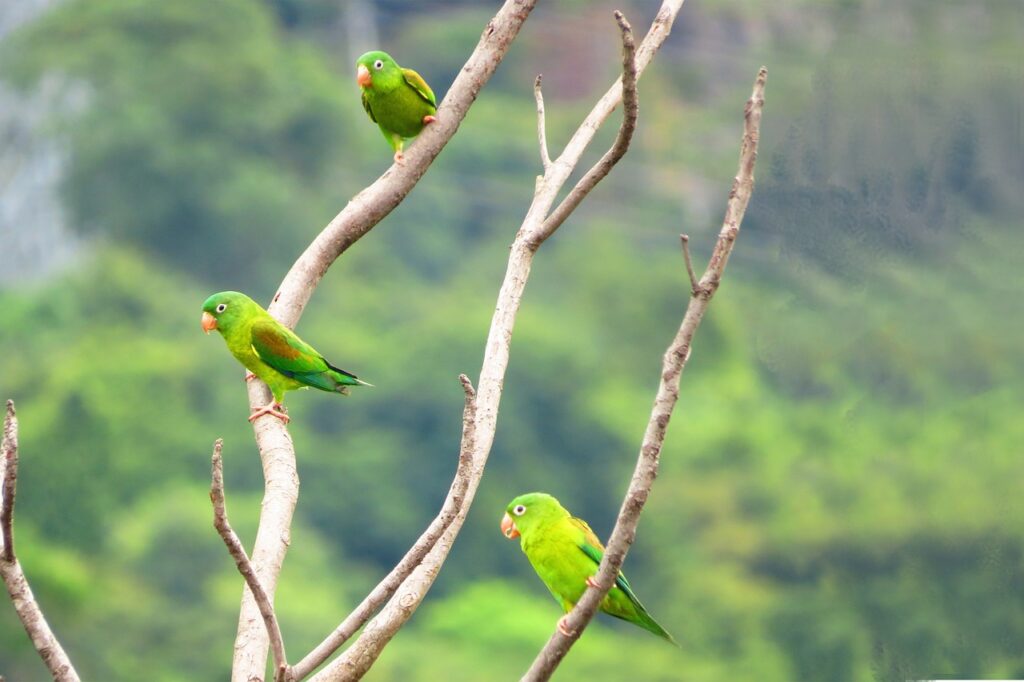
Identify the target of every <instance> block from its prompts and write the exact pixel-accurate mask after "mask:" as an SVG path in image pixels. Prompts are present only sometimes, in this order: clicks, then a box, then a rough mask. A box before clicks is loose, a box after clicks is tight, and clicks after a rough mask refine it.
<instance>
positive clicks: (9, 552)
mask: <svg viewBox="0 0 1024 682" xmlns="http://www.w3.org/2000/svg"><path fill="white" fill-rule="evenodd" d="M0 456H2V457H3V486H2V487H0V492H2V495H3V499H2V500H0V526H3V542H4V546H3V552H0V579H2V580H3V581H4V586H5V587H6V588H7V595H8V596H9V597H10V599H11V602H13V604H14V610H15V612H16V613H17V614H18V619H19V620H20V621H21V624H22V626H24V628H25V632H27V633H28V636H29V639H31V640H32V646H33V647H35V650H36V652H37V653H38V654H39V657H40V658H42V659H43V664H44V665H45V666H46V668H47V670H49V671H50V675H51V676H52V677H53V679H54V680H55V681H56V682H79V677H78V673H77V672H76V671H75V668H74V666H73V665H71V659H70V658H68V655H67V653H66V652H65V651H64V648H63V647H62V646H61V645H60V642H59V641H58V640H57V637H56V636H55V635H54V634H53V630H51V629H50V624H49V623H47V622H46V618H45V617H44V616H43V612H42V609H40V608H39V604H38V603H37V602H36V598H35V595H33V594H32V588H31V587H29V584H28V579H27V578H26V577H25V572H24V571H23V570H22V568H21V562H19V561H18V557H17V555H16V554H15V552H14V502H15V497H16V496H17V494H18V417H17V414H15V411H14V401H13V400H8V401H7V412H6V415H5V416H4V435H3V441H2V443H0Z"/></svg>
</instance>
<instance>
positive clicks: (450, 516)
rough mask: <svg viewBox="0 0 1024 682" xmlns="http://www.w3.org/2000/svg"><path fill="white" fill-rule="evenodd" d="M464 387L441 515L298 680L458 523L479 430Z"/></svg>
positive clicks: (299, 666) (303, 665) (465, 384)
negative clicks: (455, 457) (457, 443)
mask: <svg viewBox="0 0 1024 682" xmlns="http://www.w3.org/2000/svg"><path fill="white" fill-rule="evenodd" d="M459 381H460V382H461V383H462V390H463V391H464V392H465V394H466V401H465V405H464V407H463V410H462V446H461V448H460V450H459V464H458V466H457V467H456V470H455V477H454V479H453V480H452V485H451V487H450V489H449V491H448V496H447V497H446V498H445V501H444V504H443V505H442V506H441V511H440V512H439V513H438V515H437V516H436V517H435V518H434V520H433V521H431V523H430V525H429V526H428V527H427V529H426V530H425V531H424V532H423V534H422V535H420V537H419V539H418V540H417V541H416V543H415V544H414V545H413V546H412V547H411V548H410V549H409V551H408V552H406V554H405V556H404V557H402V560H401V561H400V562H398V565H397V566H395V567H394V568H393V569H391V572H390V573H389V574H388V575H387V576H386V577H385V578H384V579H383V580H382V581H380V582H379V583H378V584H377V586H376V587H375V588H373V590H372V591H371V592H370V594H368V595H367V596H366V598H365V599H363V601H362V602H361V603H360V604H359V606H357V607H356V608H355V609H353V611H352V612H351V613H350V614H349V615H348V616H347V617H346V618H345V620H343V621H342V622H341V624H340V625H338V627H337V628H335V629H334V631H333V632H332V633H331V634H329V635H328V636H327V638H326V639H324V641H323V642H321V643H320V644H318V645H317V646H316V648H315V649H313V650H312V651H311V652H310V653H309V654H308V655H306V657H305V658H303V659H302V660H301V661H299V662H298V663H296V664H295V665H294V666H292V674H293V675H294V676H295V679H297V680H301V679H303V678H304V677H306V676H307V675H309V674H310V673H311V672H313V671H314V670H316V668H317V666H319V665H320V664H321V663H323V662H324V661H326V660H327V659H328V658H329V657H330V656H331V654H333V653H334V652H335V651H337V650H338V648H339V647H340V646H341V645H342V644H344V643H345V642H346V641H347V640H348V639H349V638H350V637H351V636H352V635H354V634H355V633H356V632H357V631H358V630H359V628H361V627H362V626H363V625H364V624H365V623H366V621H368V620H369V619H370V617H371V616H373V614H374V613H376V611H377V609H379V608H380V606H381V605H382V604H383V603H384V602H386V601H387V600H388V599H390V598H391V596H392V595H393V594H394V593H395V591H396V590H398V588H399V587H400V586H401V585H402V582H403V581H404V580H405V579H406V578H408V577H409V574H410V573H412V572H413V570H414V569H415V568H416V567H417V566H419V564H420V562H422V561H423V557H425V556H426V555H427V552H429V551H430V550H431V549H432V548H433V547H434V545H435V544H436V543H437V541H438V539H439V538H440V537H441V535H442V534H443V533H444V532H445V530H447V529H448V526H450V525H451V523H452V521H454V520H455V517H456V515H457V514H458V511H459V509H460V508H461V507H462V500H463V496H464V495H465V492H466V487H467V486H468V485H469V474H470V467H471V465H472V463H473V458H472V452H473V444H474V442H475V438H474V435H473V433H474V430H475V427H476V390H475V389H474V388H473V382H471V381H470V380H469V377H468V376H466V375H465V374H460V375H459Z"/></svg>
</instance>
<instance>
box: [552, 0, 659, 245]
mask: <svg viewBox="0 0 1024 682" xmlns="http://www.w3.org/2000/svg"><path fill="white" fill-rule="evenodd" d="M615 21H616V22H618V24H619V30H620V31H621V32H622V77H621V78H620V79H619V83H620V87H621V88H622V124H621V125H620V126H619V132H618V134H617V135H616V136H615V141H614V142H613V143H612V146H611V148H610V149H609V150H608V151H607V152H605V153H604V156H602V157H601V158H600V160H598V162H597V163H595V164H594V166H593V167H592V168H591V169H590V170H588V171H587V172H586V174H585V175H584V176H583V177H582V178H580V180H579V182H577V183H576V186H575V187H573V188H572V190H571V191H570V192H569V194H568V195H566V197H565V199H563V200H562V203H560V204H559V205H558V208H556V209H555V210H554V211H552V212H551V215H549V216H548V218H547V220H545V221H544V226H543V228H542V231H541V234H542V235H543V237H542V239H547V238H548V237H549V236H550V235H551V234H552V233H553V232H554V231H555V230H557V229H558V228H559V226H560V225H561V224H562V223H563V222H565V219H566V218H568V217H569V215H570V214H571V213H572V212H573V211H575V210H576V207H577V206H579V205H580V202H581V201H583V199H584V198H585V197H586V196H587V195H588V194H590V190H592V189H594V187H596V186H597V183H599V182H601V180H603V179H604V178H605V176H606V175H608V173H610V172H611V170H612V168H613V167H614V166H615V164H616V163H618V162H619V159H621V158H622V157H623V156H625V154H626V151H627V150H628V149H629V143H630V141H631V140H632V139H633V133H634V132H635V131H636V120H637V116H639V114H640V103H639V101H638V99H637V92H636V80H637V72H636V45H635V44H634V42H633V28H632V27H631V26H630V25H629V22H628V21H626V18H625V17H624V16H622V12H619V11H616V12H615Z"/></svg>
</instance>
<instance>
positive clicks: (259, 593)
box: [210, 438, 288, 681]
mask: <svg viewBox="0 0 1024 682" xmlns="http://www.w3.org/2000/svg"><path fill="white" fill-rule="evenodd" d="M223 446H224V441H223V439H220V438H218V439H217V440H216V442H214V444H213V458H212V469H213V472H212V474H211V477H210V502H212V503H213V527H214V528H216V529H217V532H218V533H219V534H220V538H221V540H223V541H224V545H225V546H226V547H227V548H228V552H229V553H230V554H231V557H232V558H233V559H234V560H235V566H237V567H238V572H239V573H241V574H242V577H243V578H245V584H246V585H248V586H249V590H250V591H251V592H252V594H253V597H254V598H255V599H256V605H257V606H258V607H259V610H260V614H261V615H262V616H263V624H264V626H265V627H266V628H267V635H268V637H269V638H270V648H271V650H272V651H273V652H274V669H275V670H276V671H277V672H276V674H275V676H274V679H276V680H279V681H280V680H285V679H286V672H287V669H288V658H287V657H286V656H285V652H284V640H283V639H282V637H281V628H280V626H279V625H278V623H277V615H276V614H275V613H274V605H273V604H272V603H271V601H270V597H268V596H267V593H266V591H265V590H264V589H263V586H262V585H261V584H260V581H259V578H257V577H256V571H255V570H254V569H253V567H252V562H250V561H249V555H248V554H246V552H245V547H243V546H242V541H241V540H239V539H238V534H236V533H235V531H234V529H233V528H232V527H231V523H230V522H229V521H228V510H227V506H226V504H225V501H224V461H223V458H222V457H221V448H223Z"/></svg>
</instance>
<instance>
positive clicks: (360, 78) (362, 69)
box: [356, 64, 373, 88]
mask: <svg viewBox="0 0 1024 682" xmlns="http://www.w3.org/2000/svg"><path fill="white" fill-rule="evenodd" d="M356 83H359V86H360V87H363V88H368V87H370V86H371V85H373V79H372V78H370V70H369V69H368V68H366V65H365V64H360V65H359V68H358V69H356Z"/></svg>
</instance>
